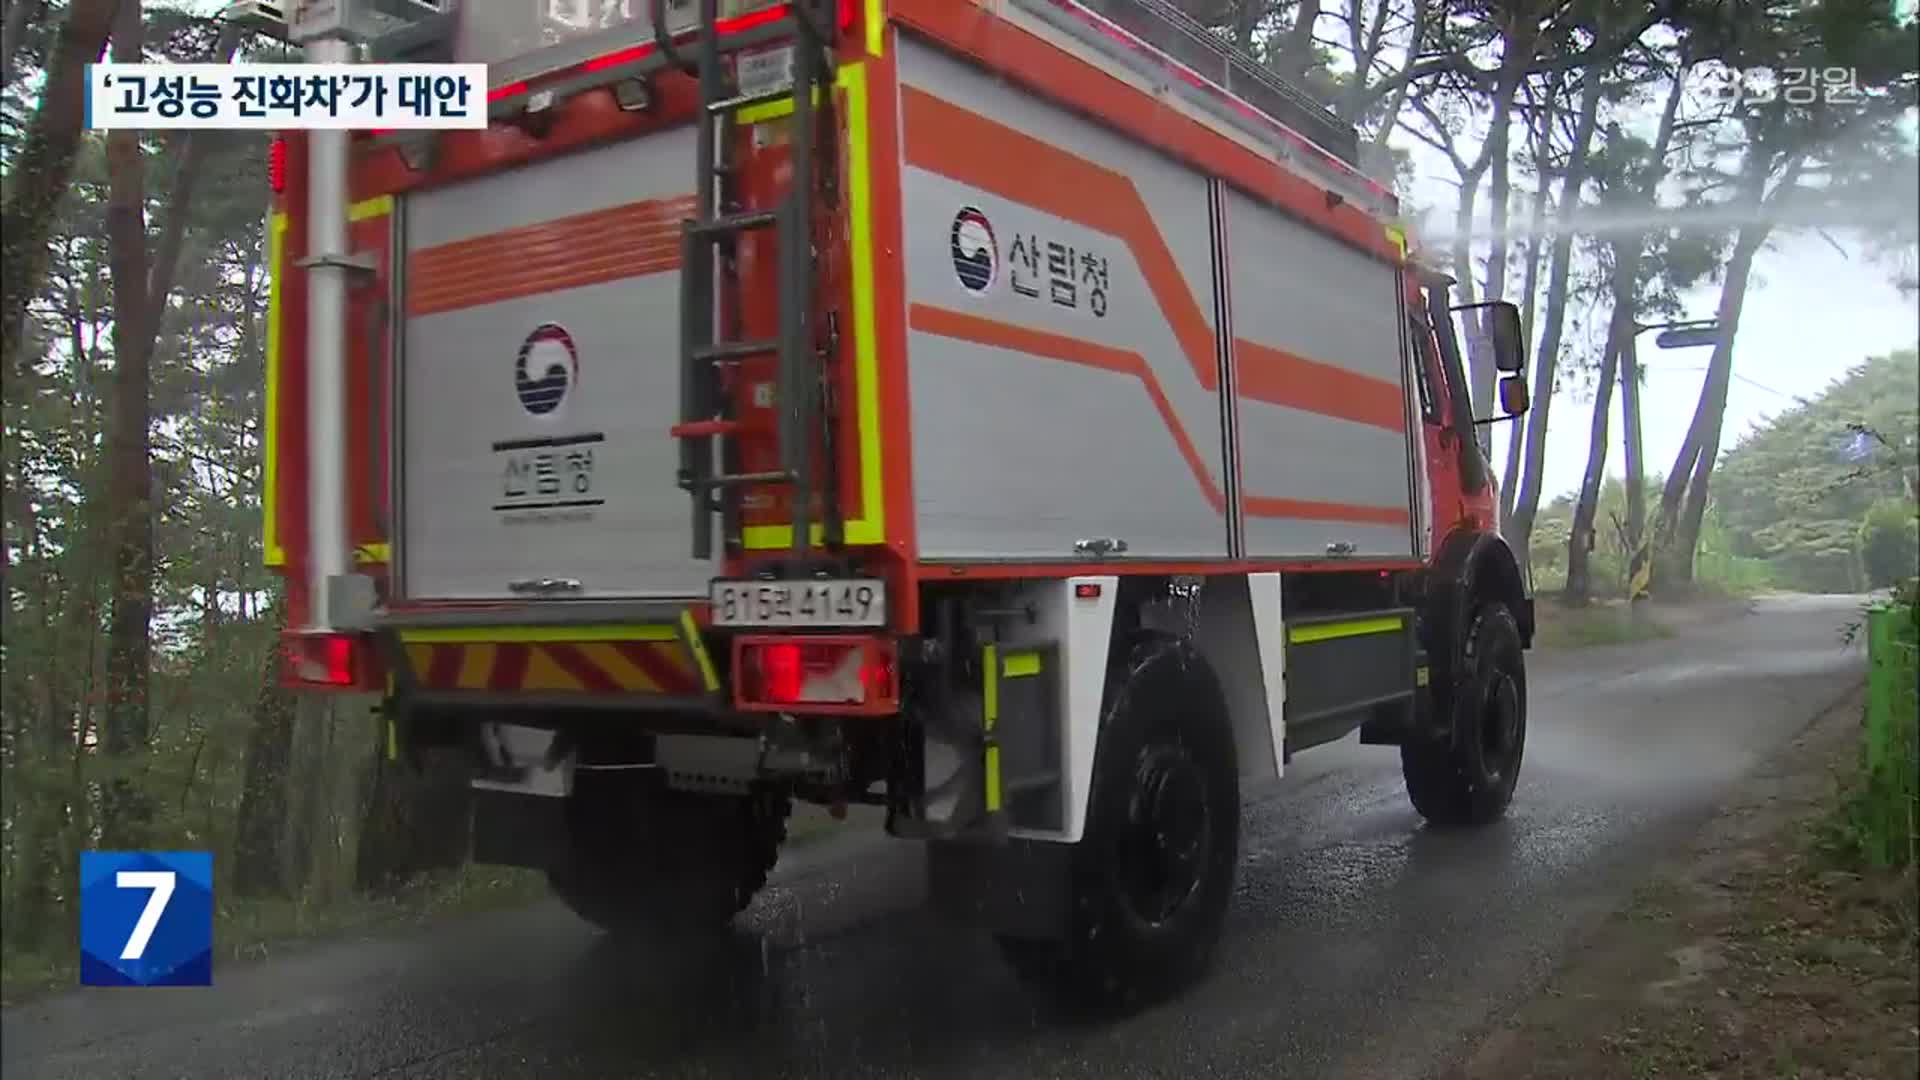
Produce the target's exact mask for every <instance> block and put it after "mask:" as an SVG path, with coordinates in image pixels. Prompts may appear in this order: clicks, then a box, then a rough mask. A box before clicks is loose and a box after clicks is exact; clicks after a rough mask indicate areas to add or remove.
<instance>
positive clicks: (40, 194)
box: [0, 0, 119, 589]
mask: <svg viewBox="0 0 1920 1080" xmlns="http://www.w3.org/2000/svg"><path fill="white" fill-rule="evenodd" d="M25 2H26V0H16V4H15V6H16V7H24V6H25ZM118 2H119V0H73V2H72V3H71V4H69V5H68V8H67V20H66V22H65V23H62V24H61V27H60V32H59V34H58V35H56V37H55V38H54V43H53V49H52V55H51V57H50V58H49V59H48V61H47V75H46V83H45V85H44V87H43V88H42V90H41V92H40V105H39V108H37V109H36V110H34V114H33V119H32V120H31V121H30V122H29V123H28V124H27V130H26V134H25V136H24V137H22V139H21V140H20V143H19V148H18V151H17V153H16V156H14V158H13V159H12V161H10V162H9V163H8V169H7V185H6V196H5V201H4V202H0V400H11V398H10V395H11V393H12V390H11V386H12V383H13V374H14V372H15V371H16V370H18V368H19V365H20V363H21V357H20V350H21V346H22V344H23V343H24V342H25V340H26V331H27V326H26V321H27V304H28V303H29V302H30V301H31V300H32V299H33V297H34V296H35V295H37V294H38V293H39V292H40V285H41V282H42V281H43V280H44V279H45V278H46V275H47V251H48V241H47V236H48V233H49V230H50V229H51V228H52V226H53V217H54V213H55V211H57V210H58V209H59V204H60V198H61V196H63V195H65V194H66V191H67V180H68V178H69V177H71V176H72V174H73V158H74V154H75V152H76V151H77V150H78V149H79V146H80V125H81V123H83V122H84V119H85V111H86V92H87V65H88V64H90V63H92V62H93V61H94V60H95V59H97V58H98V57H99V56H100V50H101V48H102V47H103V46H104V45H105V44H106V41H107V32H108V30H109V28H111V26H112V25H113V17H114V10H115V8H116V7H118ZM11 14H12V12H9V15H11ZM10 24H11V20H9V25H10ZM15 44H17V42H16V41H15V40H13V39H11V38H10V39H9V40H8V41H7V42H6V43H5V47H6V48H7V51H8V56H7V60H8V62H9V63H11V62H12V49H13V46H14V45H15ZM5 442H6V429H5V426H4V422H3V421H0V444H4V443H5ZM0 476H4V471H3V470H0ZM0 484H4V480H0ZM9 505H11V499H10V498H9V495H8V493H7V492H6V491H5V489H4V487H0V509H4V508H5V507H6V506H9ZM9 550H10V549H9V546H8V544H7V542H6V538H5V536H4V535H0V553H4V552H8V551H9ZM5 570H6V566H5V562H4V559H0V589H4V588H5V584H6V578H5Z"/></svg>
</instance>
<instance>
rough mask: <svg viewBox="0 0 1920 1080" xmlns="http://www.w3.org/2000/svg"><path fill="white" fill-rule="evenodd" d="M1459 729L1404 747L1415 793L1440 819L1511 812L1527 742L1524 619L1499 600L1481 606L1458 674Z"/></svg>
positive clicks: (1416, 804)
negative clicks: (1444, 737)
mask: <svg viewBox="0 0 1920 1080" xmlns="http://www.w3.org/2000/svg"><path fill="white" fill-rule="evenodd" d="M1452 708H1453V712H1452V716H1453V723H1452V736H1451V738H1449V739H1448V740H1446V741H1443V742H1431V743H1409V744H1407V745H1405V746H1402V747H1401V748H1400V771H1401V774H1402V775H1404V776H1405V777H1406V780H1407V797H1408V798H1409V799H1410V800H1411V801H1412V803H1413V808H1414V809H1415V810H1417V811H1419V813H1420V816H1421V817H1424V818H1426V819H1427V820H1428V821H1430V822H1432V823H1433V824H1435V825H1485V824H1487V823H1488V822H1491V821H1495V820H1497V819H1499V817H1500V816H1501V815H1503V814H1505V813H1506V810H1507V806H1508V805H1509V804H1510V803H1512V802H1513V788H1514V785H1515V784H1516V783H1517V782H1518V781H1519V779H1520V763H1521V760H1522V758H1523V757H1524V756H1525V753H1526V745H1527V670H1526V663H1525V660H1524V658H1523V656H1522V652H1521V645H1520V626H1519V624H1518V623H1516V622H1515V621H1514V618H1513V613H1512V612H1511V611H1509V610H1507V606H1506V605H1505V604H1503V603H1501V602H1499V601H1497V600H1493V601H1488V602H1486V603H1483V604H1481V605H1480V606H1479V607H1477V608H1475V609H1474V612H1473V618H1472V621H1471V622H1470V623H1469V624H1468V627H1467V636H1466V641H1465V642H1464V643H1463V645H1462V648H1461V653H1460V664H1459V670H1458V671H1457V672H1456V673H1455V676H1454V679H1453V695H1452Z"/></svg>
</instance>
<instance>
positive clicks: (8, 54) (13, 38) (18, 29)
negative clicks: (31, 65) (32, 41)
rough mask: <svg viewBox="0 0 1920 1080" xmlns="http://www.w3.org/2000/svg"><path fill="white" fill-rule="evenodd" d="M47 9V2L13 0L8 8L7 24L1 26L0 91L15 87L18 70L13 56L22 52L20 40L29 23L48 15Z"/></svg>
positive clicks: (39, 0) (40, 0) (41, 0)
mask: <svg viewBox="0 0 1920 1080" xmlns="http://www.w3.org/2000/svg"><path fill="white" fill-rule="evenodd" d="M46 7H47V4H46V0H13V3H12V4H10V5H8V6H7V17H6V23H5V25H4V26H0V89H5V88H6V87H9V86H12V85H13V76H14V74H15V72H16V70H17V69H16V68H15V67H14V64H13V56H14V54H15V53H17V52H19V51H20V38H21V36H22V35H23V34H25V33H26V30H27V24H28V23H30V22H36V21H38V20H39V19H40V17H41V16H43V15H45V14H46Z"/></svg>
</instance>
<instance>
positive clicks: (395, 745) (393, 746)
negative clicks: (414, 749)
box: [386, 691, 400, 761]
mask: <svg viewBox="0 0 1920 1080" xmlns="http://www.w3.org/2000/svg"><path fill="white" fill-rule="evenodd" d="M389 692H391V691H389ZM386 720H387V760H388V761H399V760H400V733H399V732H398V731H395V730H394V725H393V717H391V716H389V717H387V718H386Z"/></svg>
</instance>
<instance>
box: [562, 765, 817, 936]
mask: <svg viewBox="0 0 1920 1080" xmlns="http://www.w3.org/2000/svg"><path fill="white" fill-rule="evenodd" d="M792 807H793V804H792V801H791V800H790V799H788V798H787V797H786V796H785V795H784V794H775V793H772V792H764V791H763V792H756V793H754V794H752V795H707V794H694V793H689V792H682V791H673V790H671V789H668V788H667V787H666V786H665V785H663V784H661V783H660V782H659V778H658V777H657V776H654V775H650V774H644V773H625V772H618V773H598V774H596V773H585V774H583V775H582V776H581V777H580V781H579V782H578V783H577V784H576V785H575V788H574V793H573V796H572V797H571V798H569V799H568V805H567V829H568V841H569V843H568V850H567V852H566V856H567V857H566V858H565V859H563V860H561V862H560V863H559V864H557V865H555V866H554V867H552V868H551V869H549V870H548V871H547V883H548V885H549V886H551V887H552V889H553V891H554V893H555V894H556V895H557V896H559V898H560V899H561V901H562V902H564V903H565V904H566V905H567V906H568V907H569V908H571V909H573V912H574V914H576V915H579V916H580V917H581V918H582V919H585V920H586V921H588V922H590V923H593V924H594V925H595V926H598V927H600V928H601V929H602V930H605V931H607V932H608V933H611V934H614V935H616V936H619V937H638V936H643V935H649V934H656V935H660V934H663V935H675V934H685V933H692V932H701V931H712V930H718V929H721V928H724V927H725V926H726V925H727V924H728V923H729V922H730V921H731V920H732V919H733V917H734V916H735V915H737V914H739V913H740V912H741V911H743V910H745V908H746V906H747V904H748V903H750V902H751V901H752V900H753V897H754V894H756V893H758V892H759V891H760V889H761V888H762V887H763V886H764V885H766V883H767V874H768V872H769V871H771V870H772V869H773V864H774V861H775V860H776V859H778V858H779V854H780V845H781V844H782V843H783V842H784V841H785V840H786V836H787V815H788V814H789V813H790V812H791V811H792Z"/></svg>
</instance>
